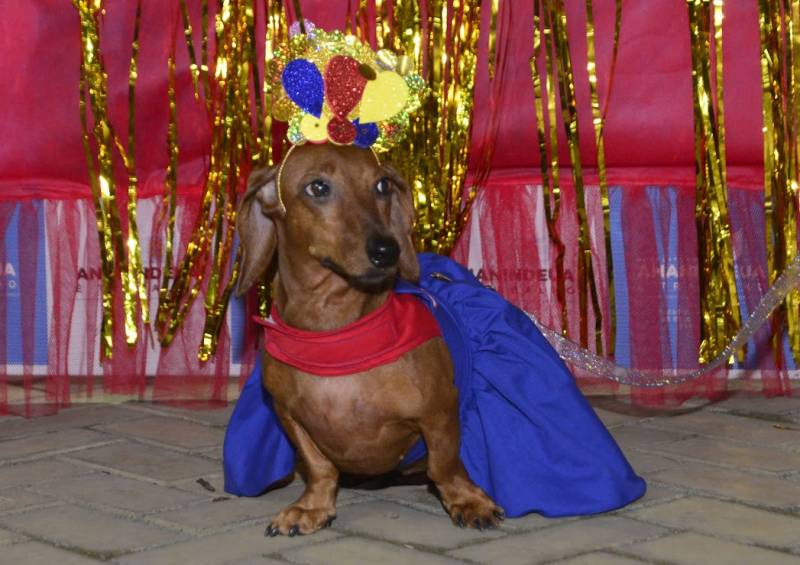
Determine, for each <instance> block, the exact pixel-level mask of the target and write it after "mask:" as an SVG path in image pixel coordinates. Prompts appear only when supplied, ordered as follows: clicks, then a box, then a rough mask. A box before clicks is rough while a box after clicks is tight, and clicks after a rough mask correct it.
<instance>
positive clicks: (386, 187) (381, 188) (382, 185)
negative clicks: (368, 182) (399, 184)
mask: <svg viewBox="0 0 800 565" xmlns="http://www.w3.org/2000/svg"><path fill="white" fill-rule="evenodd" d="M375 192H376V193H377V194H378V196H388V195H389V194H391V192H392V183H391V182H390V181H389V179H387V178H386V177H384V178H382V179H381V180H379V181H378V182H377V183H376V184H375Z"/></svg>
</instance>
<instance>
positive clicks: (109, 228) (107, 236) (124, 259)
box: [73, 0, 147, 358]
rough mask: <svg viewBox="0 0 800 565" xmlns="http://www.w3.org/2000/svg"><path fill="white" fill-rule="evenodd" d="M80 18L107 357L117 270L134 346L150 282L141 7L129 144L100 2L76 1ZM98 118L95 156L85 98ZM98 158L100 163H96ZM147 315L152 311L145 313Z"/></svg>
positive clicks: (131, 70)
mask: <svg viewBox="0 0 800 565" xmlns="http://www.w3.org/2000/svg"><path fill="white" fill-rule="evenodd" d="M73 5H74V6H75V8H76V10H77V12H78V16H79V19H80V29H81V69H80V89H81V95H80V119H81V127H82V132H83V145H84V152H85V154H86V162H87V168H88V172H89V179H90V185H91V188H92V195H93V198H94V203H95V213H96V218H97V229H98V236H99V241H100V258H101V265H102V272H103V316H102V321H101V327H100V338H101V351H102V354H103V356H104V357H105V358H111V357H112V355H113V342H114V284H113V281H114V280H115V278H116V276H117V274H119V275H120V277H121V279H122V293H123V311H124V315H125V339H126V342H127V343H128V344H129V345H133V344H135V343H136V341H137V339H138V318H137V316H138V313H139V308H140V307H141V308H142V311H144V310H145V309H146V308H147V296H146V292H147V289H146V286H145V282H144V273H143V270H142V262H141V251H140V248H139V241H138V236H137V229H136V183H137V180H136V171H135V165H134V141H133V140H134V136H133V133H132V129H133V126H132V123H133V120H134V109H133V104H134V94H135V84H136V78H137V70H136V58H137V55H138V31H139V20H140V16H141V5H140V4H137V11H136V19H135V23H134V38H133V42H132V56H131V64H130V68H129V73H128V96H129V100H128V104H129V125H128V143H127V146H126V145H124V144H123V143H122V142H121V140H120V139H119V137H118V136H117V135H116V133H115V132H114V129H113V127H112V125H111V122H110V120H109V117H108V114H107V107H108V106H107V97H108V75H107V74H106V71H105V67H104V65H103V61H102V57H101V51H100V34H99V29H100V17H101V16H102V15H103V8H102V2H101V1H99V0H73ZM87 99H88V101H89V104H90V105H91V108H92V116H93V118H94V128H93V134H92V135H93V136H94V141H95V143H96V145H97V151H96V157H95V154H94V152H93V151H92V148H91V142H90V137H89V123H88V116H87V112H86V100H87ZM115 149H116V151H117V152H118V155H119V156H120V158H121V159H122V164H123V166H124V167H125V169H126V171H127V174H128V205H127V213H128V232H129V234H128V237H127V238H123V234H122V224H121V220H120V213H119V209H118V205H117V196H116V182H115V179H114V158H113V154H114V150H115ZM95 158H96V160H97V165H96V166H95ZM145 315H147V314H145Z"/></svg>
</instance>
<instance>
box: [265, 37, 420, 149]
mask: <svg viewBox="0 0 800 565" xmlns="http://www.w3.org/2000/svg"><path fill="white" fill-rule="evenodd" d="M309 24H310V22H306V23H305V27H306V30H309V29H313V30H314V32H313V33H305V34H303V33H295V34H293V35H290V39H289V41H288V42H287V44H285V45H283V46H281V47H280V48H276V49H275V51H274V54H273V55H274V56H273V58H272V59H271V61H270V62H269V65H268V68H267V72H266V76H267V80H269V81H271V82H272V84H273V85H274V87H273V88H272V91H271V98H272V116H273V117H274V118H275V119H280V120H285V121H288V122H289V129H288V131H287V135H286V137H287V139H288V140H289V142H291V143H292V144H294V145H300V144H303V143H305V142H307V141H312V142H315V143H319V142H322V141H325V139H319V137H318V135H319V134H318V132H319V131H320V128H322V127H323V126H324V129H325V130H326V131H327V141H330V142H332V143H336V144H345V145H349V144H353V143H355V144H357V145H358V146H359V147H371V148H372V149H374V150H376V151H388V150H389V149H391V147H392V146H393V145H395V144H396V143H397V142H399V141H400V140H401V139H402V138H403V137H404V135H405V130H406V129H407V128H408V124H409V116H410V113H411V112H413V111H414V110H416V109H418V108H419V107H420V106H421V104H422V100H423V99H424V97H425V96H426V95H427V92H428V90H427V85H426V82H425V80H424V79H423V78H422V77H421V76H419V75H418V74H416V73H415V72H414V62H413V60H411V59H410V58H409V57H407V56H405V55H394V54H393V53H392V52H391V51H388V50H384V49H382V50H380V51H379V52H378V53H375V52H374V51H373V50H372V49H371V48H370V47H369V45H366V44H365V43H363V42H362V41H361V40H359V39H358V38H357V37H356V36H354V35H348V34H345V33H342V32H341V31H331V32H326V31H324V30H322V29H320V28H314V27H310V26H309ZM298 61H302V63H301V65H302V67H298V66H297V62H298ZM309 65H313V66H314V67H315V69H316V73H319V77H320V83H321V84H322V85H323V86H322V91H323V99H322V101H321V103H320V104H317V103H316V100H317V99H316V95H317V91H316V90H315V89H316V88H317V82H316V79H311V76H312V74H313V75H314V76H316V73H312V72H311V71H310V67H309ZM297 68H302V69H303V70H302V74H301V73H300V72H295V71H296V69H297ZM287 69H291V71H290V73H289V75H288V76H287V74H286V70H287ZM323 77H324V78H323ZM309 87H310V88H311V89H313V90H314V93H313V94H308V93H304V92H301V91H302V89H303V88H309ZM368 90H369V96H367V91H368ZM312 99H313V100H314V104H313V105H312V104H311V103H310V102H309V100H312ZM317 108H319V112H317ZM365 111H366V116H365V115H364V112H365ZM304 115H311V116H314V117H315V118H319V121H312V120H304V119H303V116H304ZM326 116H327V118H326ZM326 119H327V120H328V121H327V122H326V123H325V124H323V123H322V122H323V121H325V120H326ZM309 136H312V137H309Z"/></svg>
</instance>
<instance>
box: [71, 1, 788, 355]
mask: <svg viewBox="0 0 800 565" xmlns="http://www.w3.org/2000/svg"><path fill="white" fill-rule="evenodd" d="M532 1H533V10H534V21H533V28H532V30H531V34H530V42H531V44H532V46H533V58H532V59H531V61H530V69H531V78H532V86H533V91H534V97H533V100H531V102H532V103H533V105H534V106H535V113H536V124H530V127H532V128H535V129H536V131H537V133H538V137H537V140H538V154H539V161H540V166H539V171H538V174H539V175H540V176H541V182H542V186H543V190H544V193H545V202H546V220H547V221H546V225H547V234H548V237H549V238H550V240H551V242H552V244H553V245H554V247H555V248H556V249H557V258H556V271H557V276H556V279H555V285H556V297H557V299H558V300H559V303H560V308H561V311H562V328H563V332H562V333H563V334H564V335H566V334H569V335H576V336H577V339H578V341H579V345H580V346H581V347H582V348H584V349H586V348H590V349H592V350H594V351H596V352H597V353H599V354H601V355H605V356H612V355H613V343H614V312H615V307H614V303H613V298H614V296H615V293H614V277H613V272H614V271H613V268H612V267H613V266H612V262H611V251H610V240H611V234H610V225H609V207H610V205H609V192H608V190H609V179H608V175H607V171H606V158H605V154H606V150H607V147H606V144H605V141H604V139H605V135H604V128H605V125H606V124H605V119H606V111H607V104H608V101H609V100H610V99H611V92H612V85H613V80H614V76H615V65H616V60H617V56H618V50H619V48H620V30H621V29H624V25H625V10H624V7H623V5H622V2H621V0H617V1H616V2H615V9H614V17H615V19H614V26H613V36H612V37H604V38H603V40H604V41H606V42H611V44H612V45H613V54H612V57H611V61H612V63H611V65H610V69H609V71H608V72H609V76H608V79H607V81H606V83H605V84H606V89H605V91H601V90H600V89H599V87H598V84H599V82H598V68H597V62H596V53H595V52H596V45H597V42H598V41H599V39H600V38H598V37H596V34H595V22H594V9H595V6H594V5H593V3H592V2H591V0H586V2H585V5H584V10H585V11H584V14H585V15H584V18H585V19H584V20H582V22H583V23H582V26H581V27H580V30H581V31H580V33H581V34H585V38H586V41H585V48H586V52H585V60H586V61H587V65H586V68H585V69H584V68H582V67H580V68H579V67H577V66H576V65H575V63H574V60H573V58H574V57H575V53H576V47H575V35H574V34H575V31H574V25H575V24H574V23H573V21H572V20H571V18H572V15H571V14H574V13H575V12H574V11H570V10H568V9H567V8H568V6H567V5H566V4H565V2H564V0H552V1H550V0H532ZM73 4H74V6H75V8H76V9H77V11H78V13H79V15H80V25H81V38H82V64H81V84H80V88H81V121H82V124H83V131H84V147H85V151H86V157H87V164H88V168H89V178H90V181H91V188H92V194H93V198H94V202H95V206H96V212H97V226H98V237H99V241H100V244H101V245H100V247H101V258H102V271H103V324H102V332H101V333H102V345H103V351H104V354H105V355H106V356H110V355H111V352H112V337H113V335H114V324H115V323H120V322H121V323H123V324H124V335H125V339H126V341H127V342H128V344H130V345H133V344H135V343H136V342H137V340H139V339H140V331H139V328H141V324H144V325H148V324H150V323H151V322H152V323H154V325H155V327H156V328H157V331H158V335H159V339H160V340H161V342H162V343H163V344H164V345H168V344H169V343H170V342H171V340H172V339H173V337H174V336H175V332H176V331H177V330H178V328H180V326H181V324H182V322H183V320H184V318H185V316H186V313H187V311H188V310H189V308H190V307H191V305H192V304H193V302H194V300H195V299H196V298H197V297H198V296H199V295H200V292H201V290H205V312H206V322H205V329H204V333H203V339H202V343H201V344H199V348H200V349H199V356H200V358H201V359H207V358H208V357H209V356H210V355H212V354H213V353H214V351H215V347H216V339H217V335H218V333H219V331H220V326H221V320H222V317H223V315H224V311H225V307H226V304H227V302H228V298H229V296H230V292H231V288H232V285H233V283H234V281H235V279H236V276H237V255H236V253H235V252H234V250H233V249H234V247H233V244H234V233H233V229H234V225H235V206H236V199H237V194H238V192H239V191H240V189H241V187H242V181H243V179H244V178H245V177H246V175H247V173H248V171H249V170H250V168H251V167H252V166H254V165H255V166H259V165H269V164H272V163H274V162H275V161H276V159H277V158H279V156H280V146H281V142H280V138H281V132H279V131H277V130H276V129H275V128H274V127H273V122H272V119H271V108H270V100H271V96H270V81H269V80H268V77H266V76H265V71H264V69H265V68H267V67H268V65H266V64H265V63H267V62H268V61H269V59H270V58H271V56H272V53H273V52H274V50H275V49H277V48H279V47H280V45H281V44H282V42H284V41H286V39H287V37H288V22H287V17H286V16H287V13H288V15H289V18H288V21H295V20H297V19H299V18H302V14H301V12H302V2H292V3H290V4H289V5H284V4H282V3H281V2H278V1H272V0H266V1H265V2H263V3H253V2H251V1H245V0H218V1H216V2H209V1H208V0H199V11H200V14H201V25H200V26H199V28H198V27H193V26H192V18H191V17H190V15H189V12H190V10H189V6H187V3H186V1H185V0H182V1H181V2H179V3H177V4H176V7H175V10H176V11H177V12H178V16H179V17H178V21H180V22H181V24H182V25H181V26H180V27H179V28H178V29H176V30H174V41H173V43H172V52H171V54H170V56H169V60H168V63H167V73H168V76H169V93H168V98H169V124H168V138H167V144H166V147H165V149H164V150H165V152H167V153H168V155H169V167H168V171H167V175H166V182H165V185H164V202H165V203H166V205H165V210H166V212H165V214H166V217H165V225H166V230H167V234H166V238H165V241H166V242H167V243H166V248H165V249H164V257H165V261H164V262H165V264H166V266H167V268H165V269H164V276H163V280H162V281H161V289H160V292H159V305H158V310H157V311H158V315H157V318H156V319H155V320H149V319H148V306H147V295H146V292H145V287H144V284H143V277H142V270H143V267H142V264H141V252H140V249H139V234H138V233H137V223H136V219H137V216H136V213H137V174H136V173H137V169H136V155H137V147H136V144H135V139H136V136H135V131H134V129H135V128H134V125H135V117H136V104H135V99H136V89H137V86H138V85H139V81H140V78H141V77H139V74H138V72H137V56H138V53H139V49H140V34H139V31H140V27H141V26H142V25H143V22H142V21H141V13H142V12H141V4H138V5H137V11H136V15H135V26H134V32H133V34H132V37H131V46H132V49H131V56H130V65H129V74H128V76H129V92H128V97H129V113H128V123H127V126H128V127H127V131H125V132H124V133H122V132H120V131H118V130H117V129H115V128H114V127H112V121H111V119H110V118H109V116H108V112H107V107H108V100H107V81H108V76H107V72H106V69H105V67H104V60H103V45H102V42H101V31H100V30H101V27H102V20H103V10H104V5H103V3H102V2H101V1H100V0H73ZM513 5H514V3H512V2H507V1H505V0H502V1H501V0H484V1H483V2H481V3H480V4H478V3H472V2H449V1H446V0H441V1H440V0H428V1H427V2H424V3H420V2H417V1H406V0H369V1H367V0H362V1H359V2H356V1H353V2H348V3H347V6H348V16H347V19H346V21H345V24H346V26H347V29H348V30H350V31H351V32H352V33H354V34H356V35H357V36H359V37H361V38H362V39H364V40H367V41H371V42H373V43H374V44H375V46H377V47H390V48H392V49H395V50H397V51H399V52H402V53H405V54H407V55H408V56H409V57H410V58H411V59H412V60H413V62H414V64H415V65H416V67H417V68H418V69H420V70H422V72H423V76H424V77H425V79H426V82H427V87H428V89H429V91H430V93H431V95H430V96H429V98H428V99H427V101H426V103H425V106H424V111H421V112H418V113H417V114H416V115H415V116H414V117H413V118H412V124H411V127H410V134H409V136H408V138H407V139H406V141H405V143H404V145H403V146H402V147H401V148H399V149H397V150H396V151H395V153H394V154H393V156H392V157H393V159H394V160H395V161H396V162H397V163H399V164H400V166H401V168H402V169H403V170H404V171H405V173H406V175H407V176H408V177H409V179H410V180H411V181H412V184H413V186H414V189H415V193H416V196H417V206H418V207H417V212H418V226H417V229H418V241H419V244H420V247H421V248H423V249H429V250H435V251H439V252H447V251H449V250H450V249H452V247H453V245H454V244H455V242H456V240H457V238H458V236H459V234H460V233H461V231H462V230H463V228H464V226H465V223H466V221H467V219H468V214H469V210H470V203H471V202H472V199H473V197H474V191H473V190H469V188H472V187H480V186H481V185H482V184H483V183H484V182H485V180H486V178H487V176H488V174H489V171H490V168H491V165H492V161H493V159H492V149H493V147H494V143H493V139H492V138H491V135H492V132H493V131H494V130H492V129H490V130H489V133H485V134H484V135H485V137H484V139H483V144H482V145H479V146H480V147H481V149H482V152H481V155H480V156H478V157H476V156H474V155H473V156H472V158H473V161H472V163H473V170H472V175H471V176H470V177H469V186H468V187H467V188H468V189H466V190H465V183H466V182H467V180H468V164H469V157H470V154H469V151H470V146H471V144H473V145H472V146H473V147H474V146H475V145H474V144H475V139H474V138H473V137H472V136H471V133H472V131H471V128H472V125H473V123H472V120H473V116H474V110H475V109H474V108H473V104H474V99H475V98H474V92H475V85H476V80H478V78H477V73H478V68H479V64H478V57H477V53H478V52H479V51H480V43H481V41H486V44H487V51H486V52H487V54H488V55H487V59H488V60H487V63H486V69H487V70H486V74H487V76H486V77H483V78H482V80H486V81H488V83H489V84H490V92H491V96H492V98H491V100H492V101H493V103H492V104H490V105H489V108H488V113H489V115H490V117H489V118H488V122H489V123H491V124H494V123H495V121H496V115H495V113H496V112H497V111H498V108H497V106H496V104H495V103H496V102H497V101H498V100H499V98H500V94H501V92H502V89H503V85H502V83H501V82H499V81H495V78H496V77H497V76H499V75H498V74H497V69H498V68H502V66H503V65H504V64H505V62H506V57H505V56H504V52H505V49H507V47H508V45H509V42H508V41H507V38H505V37H504V36H503V34H502V30H503V29H504V28H503V22H504V18H506V19H510V18H511V15H510V14H511V13H512V9H513ZM481 10H483V12H482V11H481ZM686 11H687V13H686V15H687V21H688V24H689V25H688V29H687V30H686V41H687V42H688V43H689V45H690V47H691V69H692V70H691V74H692V85H693V99H694V115H693V123H694V136H695V148H696V151H695V164H696V172H697V180H696V190H697V192H696V221H697V229H698V241H699V242H700V245H699V249H698V254H699V260H700V271H699V272H700V280H701V286H702V289H701V313H700V314H701V328H702V335H701V344H700V348H699V351H698V358H699V359H700V361H701V362H711V361H712V360H714V359H718V358H719V357H720V355H725V356H730V353H731V351H730V349H726V346H727V345H729V344H730V342H731V340H733V339H734V336H737V332H738V337H739V338H741V337H742V333H741V331H740V328H741V327H742V320H741V319H740V310H739V305H738V299H737V287H736V280H735V272H734V266H735V257H734V255H733V251H732V247H731V243H730V230H731V227H730V221H729V218H728V212H727V200H728V194H727V178H726V171H727V163H726V137H725V120H724V116H725V113H724V107H723V98H724V96H723V94H724V92H725V90H724V88H725V83H724V82H723V70H724V67H725V65H724V56H723V50H722V41H723V29H724V19H723V16H724V14H725V5H724V4H723V2H722V0H716V1H714V2H711V1H710V0H692V1H690V2H687V3H686ZM759 14H760V33H761V63H762V65H761V70H762V77H761V78H762V85H763V94H764V96H763V114H764V165H765V166H764V170H765V177H764V178H765V203H764V211H765V217H766V218H767V227H766V230H767V233H766V245H767V250H768V261H769V267H768V268H769V276H770V282H773V281H775V280H777V278H778V276H779V275H780V274H781V273H782V272H783V271H784V270H785V269H787V267H788V266H790V264H791V263H790V262H791V261H792V260H793V258H794V257H795V255H796V250H797V229H796V225H797V192H796V190H797V182H798V167H797V163H798V149H797V148H798V131H800V130H798V125H797V108H798V104H800V102H798V100H800V95H799V94H798V92H800V90H798V79H797V76H796V70H797V69H798V64H800V63H798V61H799V60H800V59H799V58H798V53H797V45H798V40H797V37H798V35H797V34H798V29H797V26H798V23H800V22H799V19H800V8H799V7H798V2H796V1H795V0H791V1H790V0H780V1H777V0H776V1H768V0H761V1H760V2H759ZM482 17H483V24H482V23H481V22H482ZM506 29H507V27H506ZM570 30H572V31H571V32H570ZM482 34H483V35H482ZM581 45H584V43H582V42H581ZM178 49H183V50H186V52H187V54H188V57H189V59H190V61H191V65H190V68H191V73H192V88H193V94H194V97H195V99H196V102H197V104H198V105H199V106H200V107H202V109H203V111H204V112H205V114H206V116H207V119H208V122H209V124H210V127H211V131H212V132H213V133H212V141H211V144H210V147H209V149H208V163H207V170H206V180H205V184H204V189H203V196H202V200H201V202H202V204H201V207H200V210H199V213H198V215H197V218H196V221H195V227H194V230H193V235H192V237H191V239H190V241H189V242H188V243H187V244H186V246H185V250H177V249H173V248H172V247H171V245H172V244H171V242H172V241H173V237H172V235H173V230H174V222H175V207H176V204H175V203H176V190H177V186H178V179H177V174H178V166H177V163H178V159H179V157H180V156H179V153H178V152H179V146H178V142H177V139H178V131H179V130H180V128H181V122H180V116H178V114H177V111H176V90H177V89H178V88H179V87H178V85H177V84H176V78H175V61H176V50H178ZM579 59H581V60H583V55H582V56H581V57H579ZM583 77H585V78H588V89H589V91H588V93H586V95H588V97H589V99H590V101H591V128H587V129H585V130H584V129H582V128H581V127H580V120H579V119H578V114H579V112H578V108H579V103H578V100H579V98H580V97H581V96H582V95H583V94H582V93H581V87H580V84H583V82H582V81H583ZM579 78H580V79H581V80H579ZM560 132H561V133H560ZM587 137H588V138H590V139H591V140H592V141H593V147H594V151H593V153H592V154H587V153H586V151H583V152H582V151H581V139H582V138H587ZM559 146H561V147H565V148H566V151H565V152H559ZM533 150H534V151H535V149H533ZM565 153H566V155H567V158H565V157H564V155H565ZM587 161H589V162H593V163H594V164H595V165H596V173H597V178H598V190H599V194H600V202H601V207H602V222H603V238H602V240H600V241H593V240H592V238H591V235H590V233H591V231H590V225H589V212H588V211H587V208H586V197H585V189H586V174H585V163H586V162H587ZM115 167H121V168H122V169H123V170H124V171H125V173H126V178H125V182H120V181H119V176H118V175H115V172H114V168H115ZM564 167H567V168H568V170H569V173H570V176H571V185H572V186H573V187H574V190H575V195H576V203H577V207H576V214H577V217H576V223H577V226H578V230H579V236H578V247H579V249H578V271H577V292H578V296H579V309H580V313H579V316H578V320H579V327H578V328H577V330H576V329H575V328H570V327H569V326H568V324H567V320H568V316H567V306H566V299H565V288H564V284H565V274H564V264H563V256H564V243H563V238H562V235H561V234H560V233H559V229H558V226H559V218H560V215H561V214H562V213H563V211H562V208H561V196H562V192H561V191H562V180H563V179H562V178H561V174H562V169H563V168H564ZM179 251H183V252H182V253H181V252H179ZM170 270H174V273H175V276H174V278H169V276H168V274H169V272H170ZM117 279H119V281H120V287H121V295H122V309H121V312H122V320H117V319H116V318H117V314H116V310H117V306H116V305H115V300H116V299H115V292H114V285H115V281H116V280H117ZM600 288H605V289H606V290H607V295H608V298H609V300H608V302H607V303H606V304H605V305H604V304H603V302H602V301H601V300H600V294H599V289H600ZM787 292H788V291H787ZM799 306H800V297H798V293H797V292H796V291H795V292H789V293H788V297H787V298H786V301H785V302H783V304H782V306H781V307H780V308H779V309H778V310H777V311H776V313H775V315H774V316H773V317H772V324H773V329H774V336H775V340H776V347H775V351H776V354H777V355H778V356H780V355H781V351H782V348H781V347H780V346H779V345H778V343H779V342H780V340H781V336H782V328H783V323H784V321H785V322H786V323H787V324H788V326H787V327H788V335H789V340H790V343H791V346H792V351H793V353H794V356H795V357H796V358H798V359H800V310H799ZM756 321H757V320H756ZM604 322H605V323H606V324H607V327H608V328H609V331H608V332H604V331H603V324H604ZM753 323H755V322H753ZM751 326H752V323H751V324H750V326H748V328H750V327H751ZM748 331H749V330H748ZM740 341H741V340H740Z"/></svg>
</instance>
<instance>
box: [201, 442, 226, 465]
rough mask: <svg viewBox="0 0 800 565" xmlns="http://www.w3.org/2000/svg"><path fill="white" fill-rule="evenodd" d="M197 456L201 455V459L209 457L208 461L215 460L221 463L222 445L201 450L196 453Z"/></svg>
mask: <svg viewBox="0 0 800 565" xmlns="http://www.w3.org/2000/svg"><path fill="white" fill-rule="evenodd" d="M197 454H198V455H202V456H203V457H209V458H210V459H215V460H216V461H222V444H220V445H218V446H217V447H210V448H208V449H201V450H200V451H198V452H197Z"/></svg>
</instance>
